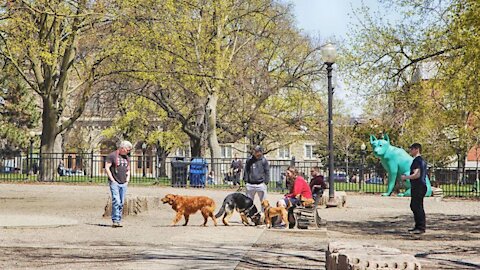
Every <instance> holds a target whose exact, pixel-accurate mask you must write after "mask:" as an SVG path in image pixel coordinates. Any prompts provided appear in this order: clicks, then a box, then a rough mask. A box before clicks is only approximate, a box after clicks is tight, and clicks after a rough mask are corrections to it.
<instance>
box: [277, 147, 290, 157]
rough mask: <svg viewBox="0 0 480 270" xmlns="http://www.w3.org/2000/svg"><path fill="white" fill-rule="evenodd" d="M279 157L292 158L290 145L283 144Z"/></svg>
mask: <svg viewBox="0 0 480 270" xmlns="http://www.w3.org/2000/svg"><path fill="white" fill-rule="evenodd" d="M278 157H279V158H290V146H281V147H280V148H278Z"/></svg>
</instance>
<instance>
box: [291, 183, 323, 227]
mask: <svg viewBox="0 0 480 270" xmlns="http://www.w3.org/2000/svg"><path fill="white" fill-rule="evenodd" d="M317 190H318V191H317V193H316V194H314V197H315V200H314V201H313V203H311V204H303V205H300V206H296V207H294V208H293V215H294V217H295V220H296V226H297V228H298V229H303V230H306V229H318V228H321V227H322V226H324V225H325V222H323V221H322V219H321V217H320V216H319V215H318V211H317V209H318V206H319V205H320V201H321V198H322V194H323V190H322V189H317Z"/></svg>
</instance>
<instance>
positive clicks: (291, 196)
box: [277, 166, 312, 207]
mask: <svg viewBox="0 0 480 270" xmlns="http://www.w3.org/2000/svg"><path fill="white" fill-rule="evenodd" d="M285 175H286V176H287V181H291V182H292V184H291V188H290V193H288V194H286V195H285V197H284V198H283V199H282V200H280V201H278V202H277V206H283V207H286V206H287V205H288V201H290V202H291V204H292V205H297V204H298V202H299V200H298V198H297V196H298V195H302V197H303V198H305V199H311V198H312V191H311V190H310V186H309V185H308V184H307V181H305V179H303V177H301V176H300V175H298V171H297V169H295V167H293V166H290V167H288V169H287V170H286V172H285Z"/></svg>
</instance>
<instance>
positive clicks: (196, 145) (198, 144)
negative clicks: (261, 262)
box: [190, 136, 202, 157]
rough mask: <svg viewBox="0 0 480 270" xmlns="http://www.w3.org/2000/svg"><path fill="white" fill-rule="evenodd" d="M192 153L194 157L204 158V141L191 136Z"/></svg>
mask: <svg viewBox="0 0 480 270" xmlns="http://www.w3.org/2000/svg"><path fill="white" fill-rule="evenodd" d="M190 153H191V155H192V157H201V156H202V141H201V139H199V138H194V137H191V136H190Z"/></svg>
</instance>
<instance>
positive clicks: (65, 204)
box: [0, 184, 480, 269]
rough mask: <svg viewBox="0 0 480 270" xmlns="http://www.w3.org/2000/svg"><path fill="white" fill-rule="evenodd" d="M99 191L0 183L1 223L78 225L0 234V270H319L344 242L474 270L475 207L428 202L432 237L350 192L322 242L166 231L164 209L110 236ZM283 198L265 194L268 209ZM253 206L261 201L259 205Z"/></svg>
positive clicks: (193, 227)
mask: <svg viewBox="0 0 480 270" xmlns="http://www.w3.org/2000/svg"><path fill="white" fill-rule="evenodd" d="M230 192H232V191H217V190H203V189H201V190H199V189H173V188H165V187H157V186H154V187H135V186H132V187H129V190H128V195H129V196H157V197H163V196H164V195H165V194H167V193H177V194H185V195H193V194H198V195H200V194H201V195H207V196H210V197H212V198H213V199H214V200H215V201H216V202H217V208H219V206H220V204H221V202H222V201H223V198H224V197H225V196H226V195H227V194H228V193H230ZM108 196H109V190H108V187H107V186H106V185H105V186H73V185H53V184H50V185H48V184H38V185H31V184H28V185H26V184H17V185H13V184H0V218H2V216H4V217H5V216H9V215H19V214H22V215H32V216H42V217H49V216H50V217H60V218H65V219H70V220H71V219H74V220H76V221H77V222H78V224H77V225H74V226H59V227H51V226H50V227H41V228H35V224H32V227H30V228H0V254H1V255H0V269H323V267H324V263H325V254H324V252H325V249H326V247H327V244H328V241H331V240H345V241H359V242H362V243H374V244H381V245H384V246H388V247H396V248H399V249H400V250H402V251H403V252H405V253H408V254H413V255H414V256H416V257H417V258H418V259H419V260H420V261H421V263H422V266H423V268H424V269H479V268H480V255H479V254H480V202H479V201H461V200H443V201H436V200H434V199H433V198H429V199H427V200H426V202H425V207H426V212H427V223H428V231H427V233H426V234H425V235H423V236H420V237H413V236H411V235H409V234H407V233H406V230H407V229H408V228H410V227H412V225H413V224H412V220H413V219H412V215H411V212H410V210H409V199H408V198H394V197H391V198H382V197H379V196H359V195H352V194H349V197H348V199H347V200H348V201H347V207H346V208H338V209H322V210H320V213H321V216H322V218H324V219H326V220H327V223H328V238H327V237H326V236H325V234H316V233H315V232H313V231H311V232H306V233H305V232H301V233H285V231H288V230H266V229H264V228H262V227H253V226H252V227H245V226H243V225H242V224H240V222H239V221H240V219H239V216H238V215H234V217H233V218H232V226H230V227H225V226H223V225H219V226H218V227H214V226H213V224H212V222H211V221H209V223H208V225H209V226H208V227H201V226H199V224H201V223H202V218H201V215H200V214H196V215H194V216H193V217H191V220H190V223H189V225H188V226H186V227H182V226H177V227H171V226H170V223H171V220H172V218H173V216H174V212H173V211H172V210H171V208H170V207H169V206H166V205H161V206H160V207H159V208H156V209H149V211H148V212H146V213H142V214H140V215H138V216H131V217H127V218H126V219H125V220H124V225H125V227H123V228H117V229H113V228H111V227H110V225H111V221H110V220H108V219H104V218H102V217H101V215H102V214H103V207H104V206H105V203H106V202H107V198H108ZM280 197H281V195H280V194H270V195H269V199H270V200H271V201H272V202H274V201H276V200H277V199H279V198H280ZM257 204H258V201H257Z"/></svg>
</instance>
